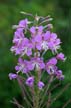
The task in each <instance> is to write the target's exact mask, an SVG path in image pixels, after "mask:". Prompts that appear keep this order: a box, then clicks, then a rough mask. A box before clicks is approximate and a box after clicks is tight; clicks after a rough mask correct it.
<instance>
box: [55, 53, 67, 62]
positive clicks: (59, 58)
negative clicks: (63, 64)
mask: <svg viewBox="0 0 71 108" xmlns="http://www.w3.org/2000/svg"><path fill="white" fill-rule="evenodd" d="M56 58H57V59H58V60H62V61H65V59H66V58H65V55H64V54H63V53H59V54H57V56H56Z"/></svg>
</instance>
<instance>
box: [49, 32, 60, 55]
mask: <svg viewBox="0 0 71 108" xmlns="http://www.w3.org/2000/svg"><path fill="white" fill-rule="evenodd" d="M60 44H61V41H60V39H59V38H57V34H56V33H51V35H50V38H49V43H48V46H49V49H50V50H51V51H52V53H53V54H54V53H57V50H58V49H60Z"/></svg>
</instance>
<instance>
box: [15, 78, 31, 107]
mask: <svg viewBox="0 0 71 108" xmlns="http://www.w3.org/2000/svg"><path fill="white" fill-rule="evenodd" d="M17 80H18V83H19V86H20V88H21V90H22V95H23V97H24V99H25V101H26V103H27V104H28V106H30V107H31V108H32V105H31V104H30V102H29V101H28V99H27V97H26V95H25V88H24V84H22V81H21V79H20V78H19V77H18V78H17ZM22 86H23V87H22Z"/></svg>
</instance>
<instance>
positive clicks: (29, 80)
mask: <svg viewBox="0 0 71 108" xmlns="http://www.w3.org/2000/svg"><path fill="white" fill-rule="evenodd" d="M26 85H28V86H30V87H32V86H33V85H34V77H33V76H31V77H28V78H27V80H26Z"/></svg>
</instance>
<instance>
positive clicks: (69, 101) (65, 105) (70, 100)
mask: <svg viewBox="0 0 71 108" xmlns="http://www.w3.org/2000/svg"><path fill="white" fill-rule="evenodd" d="M69 103H71V99H69V100H68V101H67V102H66V103H65V104H64V106H63V107H62V108H66V107H67V105H68V104H69Z"/></svg>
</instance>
